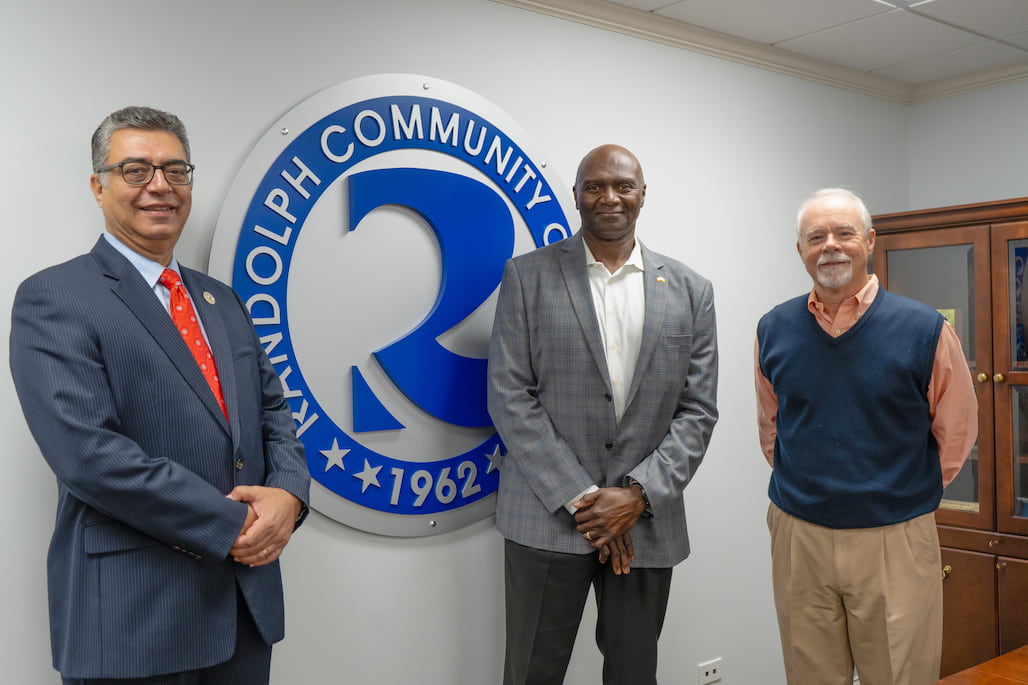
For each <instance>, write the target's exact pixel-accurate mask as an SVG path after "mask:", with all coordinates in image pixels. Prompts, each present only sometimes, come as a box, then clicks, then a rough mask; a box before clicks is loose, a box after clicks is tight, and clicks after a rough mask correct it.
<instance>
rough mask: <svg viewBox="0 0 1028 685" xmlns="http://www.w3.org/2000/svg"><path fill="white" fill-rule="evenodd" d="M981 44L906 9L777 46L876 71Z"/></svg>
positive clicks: (953, 29) (968, 35)
mask: <svg viewBox="0 0 1028 685" xmlns="http://www.w3.org/2000/svg"><path fill="white" fill-rule="evenodd" d="M979 42H981V38H980V37H978V36H975V35H974V34H970V33H967V32H966V31H961V30H960V29H955V28H952V27H949V26H945V25H943V24H939V23H938V22H935V21H932V20H931V19H925V18H924V17H920V16H917V15H915V14H911V13H910V12H907V11H905V10H891V11H889V12H887V13H885V14H877V15H875V16H873V17H869V18H867V19H861V20H859V21H854V22H850V23H848V24H844V25H842V26H838V27H835V28H831V29H826V30H824V31H818V32H817V33H812V34H809V35H806V36H802V37H800V38H796V39H793V40H787V41H783V42H781V43H778V44H777V46H778V47H781V48H784V49H786V50H792V51H793V52H798V53H800V54H803V55H808V56H810V57H815V58H817V59H822V60H825V61H828V62H833V63H835V64H842V65H844V66H848V67H852V68H854V69H860V70H862V71H875V70H878V69H883V68H885V67H888V66H892V65H894V64H902V63H904V62H909V61H911V60H914V59H918V58H921V57H927V56H929V55H932V54H935V53H942V52H948V51H950V50H956V49H958V48H963V47H967V46H969V45H974V44H975V43H979Z"/></svg>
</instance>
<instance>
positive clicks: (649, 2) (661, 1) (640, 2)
mask: <svg viewBox="0 0 1028 685" xmlns="http://www.w3.org/2000/svg"><path fill="white" fill-rule="evenodd" d="M611 2H613V3H614V4H615V5H626V6H628V7H634V8H636V9H637V10H646V11H647V12H652V11H653V10H656V9H660V8H661V7H667V6H668V5H673V4H675V0H611Z"/></svg>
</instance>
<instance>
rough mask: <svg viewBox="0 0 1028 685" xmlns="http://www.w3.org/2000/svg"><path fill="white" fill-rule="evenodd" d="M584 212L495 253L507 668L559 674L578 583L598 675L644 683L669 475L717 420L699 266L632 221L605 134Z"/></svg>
mask: <svg viewBox="0 0 1028 685" xmlns="http://www.w3.org/2000/svg"><path fill="white" fill-rule="evenodd" d="M574 195H575V204H576V206H577V207H578V210H579V213H580V215H581V221H582V229H581V231H579V232H578V233H577V234H576V235H574V236H573V237H571V238H569V239H567V240H564V241H562V242H559V243H556V244H554V245H549V246H547V247H544V248H541V249H539V250H536V251H534V252H531V253H528V254H526V255H522V256H519V257H516V258H514V259H512V260H510V261H509V262H508V263H507V266H506V269H505V271H504V275H503V282H502V284H501V286H500V294H499V301H498V303H497V308H496V318H495V321H494V324H493V335H492V341H491V345H490V350H489V411H490V414H491V415H492V418H493V421H494V422H495V424H496V428H497V430H498V431H499V433H500V436H501V438H502V439H503V441H504V444H505V446H506V448H507V453H506V455H505V457H504V460H503V464H502V468H501V476H500V489H499V496H498V500H497V507H496V527H497V529H498V530H499V531H500V533H501V534H502V535H503V536H504V538H506V542H505V576H506V581H505V583H506V585H505V587H506V604H507V618H506V628H507V639H506V659H505V666H504V683H505V685H515V684H531V685H544V684H550V683H553V684H559V683H561V682H562V681H563V678H564V674H565V672H566V670H567V666H568V662H569V660H570V657H571V650H572V647H573V645H574V641H575V636H576V635H577V633H578V626H579V623H580V621H581V616H582V611H583V609H584V606H585V602H586V598H587V596H588V593H589V588H590V587H593V588H594V590H595V594H596V601H597V609H598V619H597V622H598V625H597V629H596V641H597V645H598V646H599V648H600V651H601V653H602V654H603V656H604V666H603V682H604V683H605V684H606V685H613V684H616V683H621V684H625V685H628V684H630V685H644V684H646V683H656V666H657V640H658V638H659V636H660V631H661V628H662V626H663V622H664V614H665V610H666V607H667V599H668V593H669V591H670V585H671V569H672V567H673V566H674V565H675V564H677V563H678V562H680V561H682V560H683V559H685V558H686V557H687V556H688V555H689V539H688V534H687V532H686V522H685V506H684V500H683V497H682V491H683V489H684V488H685V486H686V485H687V484H688V483H689V481H690V480H691V479H692V477H693V474H694V473H695V472H696V468H697V467H698V466H699V464H700V461H702V459H703V455H704V453H705V452H706V449H707V445H708V443H709V441H710V435H711V432H712V430H713V428H714V423H715V422H716V421H717V407H716V396H717V334H716V329H715V317H714V295H713V290H712V288H711V285H710V282H709V281H707V280H706V279H705V278H703V277H702V276H700V275H699V274H697V273H696V272H695V271H693V270H692V269H690V268H689V267H687V266H685V265H684V264H681V263H680V262H677V261H675V260H673V259H669V258H667V257H663V256H661V255H659V254H656V253H654V252H651V251H650V250H648V249H647V248H646V247H644V246H643V245H641V244H640V243H639V241H637V240H636V238H635V223H636V218H637V217H638V215H639V211H640V209H641V208H642V205H643V202H644V200H645V197H646V185H645V182H644V180H643V174H642V169H641V167H640V165H639V162H638V160H637V159H636V158H635V156H634V155H632V153H630V152H629V151H628V150H626V149H624V148H621V147H618V146H614V145H605V146H602V147H599V148H597V149H595V150H593V151H592V152H590V153H589V154H588V155H586V157H585V158H584V159H583V160H582V162H581V164H580V165H579V168H578V174H577V177H576V180H575V187H574Z"/></svg>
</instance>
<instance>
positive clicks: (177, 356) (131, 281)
mask: <svg viewBox="0 0 1028 685" xmlns="http://www.w3.org/2000/svg"><path fill="white" fill-rule="evenodd" d="M92 255H93V257H94V259H96V261H97V263H98V264H99V265H100V269H101V270H102V271H103V273H104V275H105V276H107V277H108V278H110V279H112V281H113V284H112V285H111V292H112V293H113V294H114V296H115V297H117V298H118V299H120V300H121V301H122V302H123V303H124V304H125V306H126V307H127V308H128V309H129V311H131V312H132V314H133V315H135V317H136V318H137V319H138V320H139V322H140V323H141V324H142V325H143V327H144V328H145V329H146V330H147V331H148V332H149V333H150V335H152V336H153V339H154V340H155V341H156V342H157V344H158V345H159V346H160V348H161V349H162V350H163V351H164V353H165V354H166V355H168V359H170V360H171V363H172V365H173V366H174V367H175V368H176V369H177V370H178V372H179V373H181V374H182V377H183V378H184V379H185V381H186V383H188V384H189V387H191V388H192V389H193V392H195V393H196V395H197V397H198V398H199V399H200V401H201V402H203V404H204V406H206V407H207V409H208V411H210V412H211V413H212V414H214V415H215V417H216V418H217V419H218V423H219V424H220V425H221V426H222V427H223V428H224V430H226V431H228V426H227V425H226V424H225V415H224V414H222V413H221V407H219V406H218V402H217V400H215V399H214V394H213V393H212V392H211V388H210V386H209V385H207V379H206V378H204V377H203V372H202V371H200V367H199V366H198V365H197V363H196V360H195V359H194V358H193V355H192V354H191V353H190V352H189V348H187V347H186V345H185V343H184V342H183V340H182V336H181V335H180V334H179V332H178V330H177V329H176V328H175V324H173V323H172V321H171V316H170V315H169V314H168V312H166V311H165V310H164V307H162V306H161V303H160V300H158V299H157V297H156V296H155V295H154V293H153V290H151V289H150V288H149V287H148V286H147V284H146V282H145V281H144V280H143V277H142V276H140V275H139V272H138V271H136V268H135V267H134V266H132V264H131V263H130V262H129V261H128V260H127V259H125V258H124V257H123V256H121V255H120V254H119V253H118V251H117V250H115V249H114V248H113V247H112V246H111V245H110V244H109V243H108V242H107V241H106V240H105V239H104V238H103V237H102V236H101V237H100V240H99V241H97V243H96V245H95V246H94V247H93V251H92ZM187 287H188V286H187ZM204 326H205V327H206V326H207V319H204ZM222 336H223V337H224V327H223V326H222ZM225 346H227V340H226V342H225ZM215 357H216V358H215V363H217V362H218V361H219V360H218V359H217V355H215ZM231 361H232V360H231V353H230V354H229V357H228V359H227V363H226V365H228V366H231ZM218 371H219V373H220V371H221V365H220V364H219V366H218ZM224 385H225V384H224V383H223V386H224ZM233 387H234V385H233ZM230 411H231V405H230ZM229 415H230V416H231V414H229Z"/></svg>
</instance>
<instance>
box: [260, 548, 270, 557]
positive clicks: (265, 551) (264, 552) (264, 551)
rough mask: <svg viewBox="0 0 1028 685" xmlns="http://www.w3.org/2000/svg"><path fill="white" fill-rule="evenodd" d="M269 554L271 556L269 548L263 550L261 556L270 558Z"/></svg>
mask: <svg viewBox="0 0 1028 685" xmlns="http://www.w3.org/2000/svg"><path fill="white" fill-rule="evenodd" d="M268 554H270V552H268V548H267V547H265V548H264V549H262V550H261V556H262V557H266V556H268Z"/></svg>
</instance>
